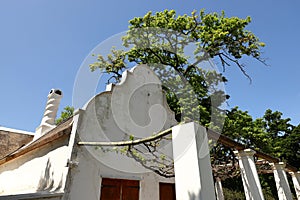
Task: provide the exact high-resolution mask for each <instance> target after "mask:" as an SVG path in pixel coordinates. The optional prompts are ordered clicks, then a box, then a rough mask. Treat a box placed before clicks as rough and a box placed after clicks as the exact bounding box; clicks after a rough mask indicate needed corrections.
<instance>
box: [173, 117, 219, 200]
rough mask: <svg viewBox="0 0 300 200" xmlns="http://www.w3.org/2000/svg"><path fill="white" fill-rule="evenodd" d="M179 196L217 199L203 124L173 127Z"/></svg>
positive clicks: (178, 197)
mask: <svg viewBox="0 0 300 200" xmlns="http://www.w3.org/2000/svg"><path fill="white" fill-rule="evenodd" d="M172 142H173V154H174V168H175V181H176V185H175V186H176V198H177V199H178V200H187V199H200V200H206V199H216V196H215V191H214V184H213V178H212V168H211V163H210V155H209V149H208V140H207V133H206V130H205V128H204V127H202V126H200V125H198V124H195V123H193V122H192V123H188V124H183V125H177V126H175V127H173V128H172Z"/></svg>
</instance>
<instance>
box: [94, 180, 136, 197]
mask: <svg viewBox="0 0 300 200" xmlns="http://www.w3.org/2000/svg"><path fill="white" fill-rule="evenodd" d="M138 199H139V181H136V180H125V179H110V178H103V179H102V186H101V197H100V200H138Z"/></svg>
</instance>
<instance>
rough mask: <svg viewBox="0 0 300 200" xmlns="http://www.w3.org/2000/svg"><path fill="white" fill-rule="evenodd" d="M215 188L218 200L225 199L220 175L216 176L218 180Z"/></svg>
mask: <svg viewBox="0 0 300 200" xmlns="http://www.w3.org/2000/svg"><path fill="white" fill-rule="evenodd" d="M215 190H216V196H217V200H224V193H223V187H222V182H221V179H220V178H218V177H217V178H216V182H215Z"/></svg>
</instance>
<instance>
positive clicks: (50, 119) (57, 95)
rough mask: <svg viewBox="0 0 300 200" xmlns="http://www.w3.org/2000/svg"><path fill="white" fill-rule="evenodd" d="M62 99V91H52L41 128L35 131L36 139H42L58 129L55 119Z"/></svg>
mask: <svg viewBox="0 0 300 200" xmlns="http://www.w3.org/2000/svg"><path fill="white" fill-rule="evenodd" d="M61 98H62V92H61V91H60V90H58V89H51V90H50V92H49V95H48V101H47V105H46V108H45V112H44V116H43V119H42V122H41V124H40V126H39V127H37V129H36V131H35V136H34V139H37V138H39V137H41V136H42V135H44V134H45V133H47V132H48V131H50V130H51V129H53V128H54V127H56V125H55V118H56V113H57V110H58V107H59V103H60V100H61Z"/></svg>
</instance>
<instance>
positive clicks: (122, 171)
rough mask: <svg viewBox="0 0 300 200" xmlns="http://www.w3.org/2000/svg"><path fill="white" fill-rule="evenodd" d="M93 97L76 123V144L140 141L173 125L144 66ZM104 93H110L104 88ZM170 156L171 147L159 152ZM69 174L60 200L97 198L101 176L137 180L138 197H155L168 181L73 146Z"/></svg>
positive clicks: (121, 159)
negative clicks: (139, 139)
mask: <svg viewBox="0 0 300 200" xmlns="http://www.w3.org/2000/svg"><path fill="white" fill-rule="evenodd" d="M108 88H110V89H111V90H110V91H106V92H103V93H101V94H99V95H97V96H95V97H94V98H92V99H91V100H90V101H89V102H88V103H87V105H86V106H85V107H84V108H83V111H82V114H81V116H80V119H79V121H78V129H77V133H78V140H79V141H93V142H96V141H122V140H128V135H131V134H132V135H134V136H135V137H138V138H144V137H147V136H150V135H152V134H153V133H154V132H159V131H161V130H164V129H167V128H169V127H171V126H173V125H175V124H176V123H177V122H176V121H175V118H174V114H173V112H172V111H171V110H170V109H169V107H168V105H167V102H166V99H165V96H164V95H163V93H162V89H161V83H160V80H159V79H158V78H157V76H156V75H155V74H154V72H153V71H152V70H150V69H149V68H148V67H147V66H145V65H143V66H138V67H136V68H134V69H133V70H131V71H130V72H126V73H125V74H123V79H122V82H121V83H120V85H116V86H114V87H108ZM108 90H109V89H108ZM162 150H163V151H164V152H165V154H167V155H170V156H172V145H171V143H168V144H166V145H165V146H164V148H162ZM71 160H72V161H74V162H78V166H75V167H73V168H72V169H71V171H70V176H69V180H68V181H69V184H68V185H69V188H67V192H66V194H65V196H64V199H72V200H82V199H89V200H99V199H100V195H101V194H100V190H101V178H102V177H104V178H118V179H131V180H140V199H141V200H155V199H157V200H158V199H159V182H172V183H174V178H171V179H166V178H163V177H160V176H158V175H156V174H154V173H153V172H150V171H149V170H146V169H145V168H144V167H142V166H141V165H140V164H139V163H137V162H136V161H134V160H133V159H131V158H128V157H127V156H124V155H121V154H117V153H116V152H105V153H104V152H103V151H101V150H100V149H97V148H95V147H89V146H76V147H74V150H73V153H72V158H71Z"/></svg>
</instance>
